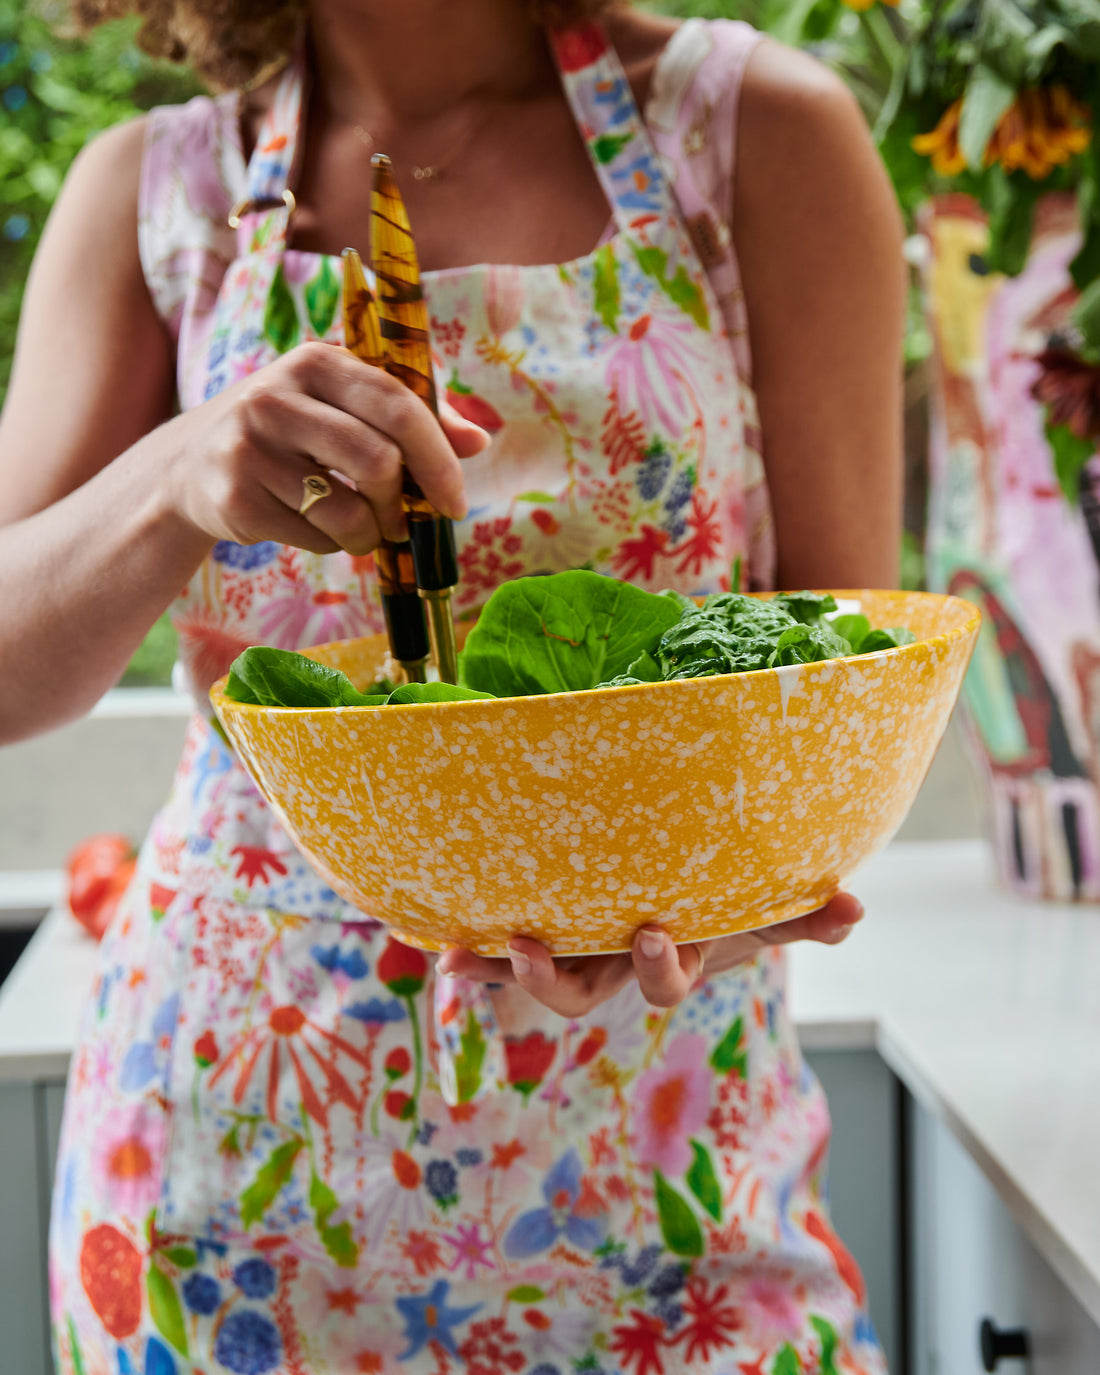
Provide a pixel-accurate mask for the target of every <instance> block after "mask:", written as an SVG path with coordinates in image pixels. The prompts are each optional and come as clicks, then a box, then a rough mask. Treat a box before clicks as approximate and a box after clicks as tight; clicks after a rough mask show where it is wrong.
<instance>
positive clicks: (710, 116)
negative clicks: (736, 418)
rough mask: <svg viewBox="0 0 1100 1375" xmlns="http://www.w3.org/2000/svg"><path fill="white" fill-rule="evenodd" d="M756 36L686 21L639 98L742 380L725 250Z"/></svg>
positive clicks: (738, 324) (741, 316) (739, 296)
mask: <svg viewBox="0 0 1100 1375" xmlns="http://www.w3.org/2000/svg"><path fill="white" fill-rule="evenodd" d="M762 36H763V35H761V34H760V33H758V32H757V30H755V29H753V28H752V27H751V26H750V25H748V24H745V23H743V22H741V21H740V20H727V19H718V20H711V21H705V20H702V19H689V20H687V21H686V22H685V23H684V24H682V25H681V26H680V27H679V28H678V29H677V30H676V32H675V34H673V36H672V38H671V39H670V40H669V44H668V47H667V48H666V49H665V51H664V52H663V53H662V54H661V58H660V61H659V62H658V65H657V70H656V73H655V75H654V81H653V87H652V90H651V92H650V96H649V100H648V101H647V103H646V123H647V124H648V126H649V130H650V134H651V136H652V138H653V142H654V144H655V145H656V147H657V149H658V151H659V153H660V155H661V160H662V162H663V163H664V166H665V168H666V170H667V174H668V177H669V180H670V182H671V184H672V189H673V193H674V195H675V198H676V201H677V203H678V204H679V206H680V209H681V212H682V214H683V217H684V221H685V223H686V225H687V228H688V231H689V233H690V234H691V237H692V240H693V242H694V244H695V249H696V252H697V253H698V255H699V258H700V260H701V262H702V264H703V266H704V267H705V268H706V271H707V276H708V277H709V278H710V282H711V285H712V287H713V289H714V293H715V295H716V296H717V297H718V301H719V304H720V306H721V308H722V313H723V316H724V318H725V322H726V327H727V329H728V331H729V335H730V338H731V340H732V341H733V345H734V351H735V354H736V355H737V362H738V369H739V371H740V372H741V375H742V377H743V378H744V380H745V381H746V382H747V381H749V380H750V377H751V370H752V367H751V358H750V355H749V341H748V329H747V320H746V317H745V304H744V295H743V293H742V290H741V275H740V271H739V268H738V264H737V258H736V255H735V253H734V249H733V221H734V215H735V209H734V189H735V186H736V174H737V125H738V111H739V108H740V100H741V86H742V81H743V78H744V75H745V68H746V66H747V65H748V60H749V58H750V57H751V56H752V53H753V52H754V51H755V49H756V46H757V44H758V43H759V42H760V40H761V38H762Z"/></svg>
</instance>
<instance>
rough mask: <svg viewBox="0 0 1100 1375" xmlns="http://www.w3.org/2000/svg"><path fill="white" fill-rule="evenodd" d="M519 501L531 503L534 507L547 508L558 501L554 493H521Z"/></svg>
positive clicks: (517, 498)
mask: <svg viewBox="0 0 1100 1375" xmlns="http://www.w3.org/2000/svg"><path fill="white" fill-rule="evenodd" d="M516 500H517V501H529V502H530V503H531V505H532V506H547V505H549V504H550V503H551V502H554V501H557V497H556V496H555V495H554V494H553V492H520V494H519V496H518V497H516Z"/></svg>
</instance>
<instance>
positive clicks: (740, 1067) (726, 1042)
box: [710, 1017, 749, 1079]
mask: <svg viewBox="0 0 1100 1375" xmlns="http://www.w3.org/2000/svg"><path fill="white" fill-rule="evenodd" d="M744 1035H745V1019H744V1018H743V1017H735V1018H734V1019H733V1021H732V1022H731V1023H730V1025H729V1027H728V1029H727V1031H726V1034H725V1035H724V1036H723V1037H722V1039H721V1040H720V1041H719V1042H718V1044H717V1045H716V1046H715V1047H714V1049H713V1050H712V1051H711V1053H710V1064H711V1068H712V1069H716V1070H717V1071H718V1072H719V1074H729V1072H730V1071H731V1070H736V1071H737V1073H738V1074H739V1075H740V1076H741V1078H742V1079H747V1078H748V1077H749V1069H748V1058H747V1056H746V1053H745V1051H744V1050H742V1049H741V1041H742V1039H743V1037H744Z"/></svg>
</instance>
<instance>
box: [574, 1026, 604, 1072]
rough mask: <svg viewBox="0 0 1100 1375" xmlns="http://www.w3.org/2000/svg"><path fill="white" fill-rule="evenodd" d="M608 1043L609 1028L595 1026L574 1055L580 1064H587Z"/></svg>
mask: <svg viewBox="0 0 1100 1375" xmlns="http://www.w3.org/2000/svg"><path fill="white" fill-rule="evenodd" d="M606 1044H607V1028H606V1027H602V1026H595V1027H593V1028H592V1030H591V1031H590V1032H589V1033H588V1035H587V1036H586V1037H585V1038H584V1040H583V1041H582V1042H581V1043H580V1045H579V1046H578V1047H577V1053H576V1055H575V1056H574V1059H575V1060H576V1062H577V1064H578V1065H587V1064H588V1062H589V1060H591V1059H592V1058H593V1057H594V1056H596V1055H598V1054H599V1053H600V1051H601V1050H603V1048H604V1046H605V1045H606Z"/></svg>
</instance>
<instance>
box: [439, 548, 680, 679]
mask: <svg viewBox="0 0 1100 1375" xmlns="http://www.w3.org/2000/svg"><path fill="white" fill-rule="evenodd" d="M679 618H680V608H679V607H678V606H676V605H674V604H673V603H672V602H671V601H669V600H668V598H667V597H661V596H658V595H656V594H655V593H652V592H645V591H643V590H642V589H641V588H639V587H634V586H632V585H631V584H630V583H624V582H618V581H616V580H615V579H613V578H605V577H602V576H601V575H600V574H599V573H589V572H586V571H584V570H581V569H577V570H573V571H571V572H568V573H554V574H551V575H550V576H548V577H534V578H517V579H515V581H513V582H507V583H504V584H502V586H500V587H498V588H497V590H496V591H495V592H494V593H493V595H492V596H491V597H490V598H489V600H488V602H487V603H486V604H485V608H484V610H483V611H482V613H481V615H480V616H479V617H478V621H477V624H476V625H475V626H474V628H473V630H471V631H470V635H469V638H468V639H467V641H466V649H465V652H464V654H463V680H464V682H465V683H466V684H467V686H469V687H472V688H477V689H480V690H481V691H483V692H491V693H492V694H493V695H494V696H497V697H528V696H532V695H535V694H539V693H545V692H576V691H580V690H582V689H585V688H593V687H595V686H596V685H597V684H598V683H601V682H603V681H605V680H606V679H608V678H613V677H615V676H616V675H617V674H620V673H625V672H626V671H627V669H628V668H629V666H630V665H631V664H632V663H633V662H634V660H635V659H637V658H638V656H639V655H640V654H643V653H645V652H646V651H647V650H648V651H650V652H652V651H653V650H654V649H655V648H656V646H657V642H658V640H659V639H660V637H661V635H662V634H663V633H664V631H665V630H667V629H668V628H669V627H670V626H672V625H673V624H674V623H675V622H676V621H677V620H679Z"/></svg>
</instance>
